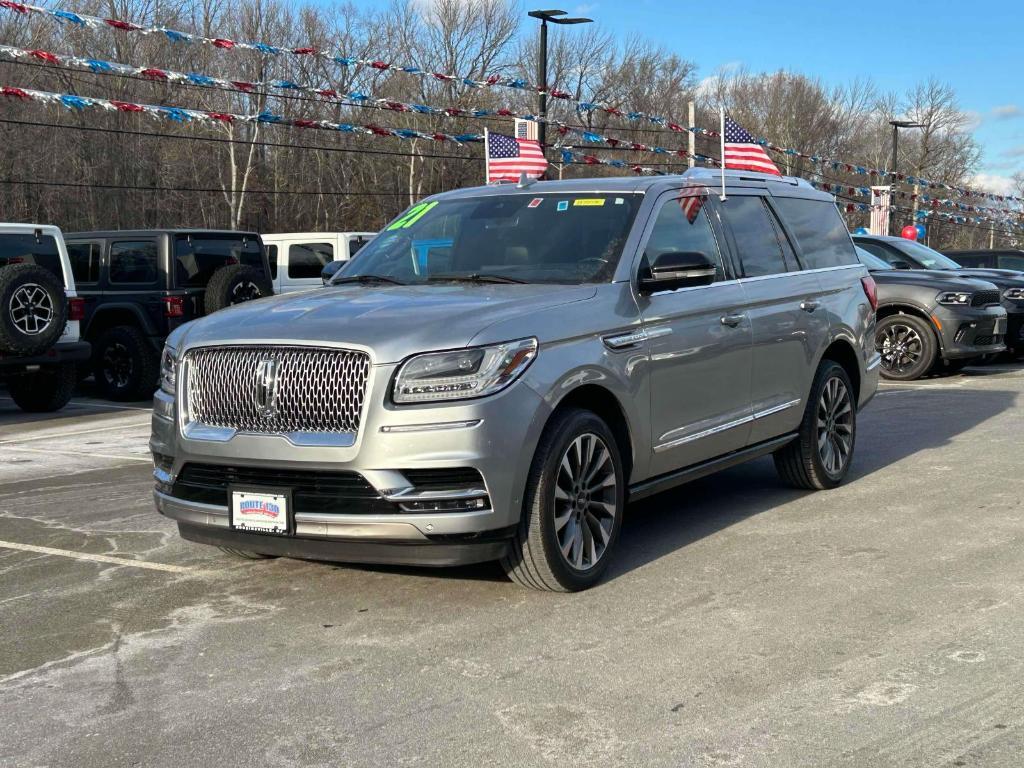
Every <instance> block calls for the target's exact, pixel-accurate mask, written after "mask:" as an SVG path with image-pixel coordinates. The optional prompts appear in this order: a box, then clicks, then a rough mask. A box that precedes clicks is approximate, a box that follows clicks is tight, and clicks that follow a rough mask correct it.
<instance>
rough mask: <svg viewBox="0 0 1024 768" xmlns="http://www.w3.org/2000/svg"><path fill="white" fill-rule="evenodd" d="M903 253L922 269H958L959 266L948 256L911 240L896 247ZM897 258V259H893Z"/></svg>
mask: <svg viewBox="0 0 1024 768" xmlns="http://www.w3.org/2000/svg"><path fill="white" fill-rule="evenodd" d="M896 247H897V248H898V249H899V250H901V251H903V253H905V254H907V255H908V256H909V257H910V258H912V259H913V260H914V261H915V262H917V264H918V266H920V267H922V268H924V269H960V268H961V267H960V265H959V264H957V263H956V262H955V261H953V260H952V259H951V258H949V257H948V256H944V255H942V254H941V253H939V252H938V251H933V250H932V249H931V248H929V247H928V246H927V245H921V244H920V243H915V242H913V241H912V240H907V241H906V242H903V243H900V244H899V245H897V246H896ZM895 258H899V257H895Z"/></svg>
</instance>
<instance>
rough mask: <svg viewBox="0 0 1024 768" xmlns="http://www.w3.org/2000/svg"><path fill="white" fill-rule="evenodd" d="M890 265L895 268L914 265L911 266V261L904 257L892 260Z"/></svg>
mask: <svg viewBox="0 0 1024 768" xmlns="http://www.w3.org/2000/svg"><path fill="white" fill-rule="evenodd" d="M889 266H890V267H892V268H893V269H913V267H911V266H910V262H908V261H903V260H902V259H897V260H896V261H893V262H890V264H889Z"/></svg>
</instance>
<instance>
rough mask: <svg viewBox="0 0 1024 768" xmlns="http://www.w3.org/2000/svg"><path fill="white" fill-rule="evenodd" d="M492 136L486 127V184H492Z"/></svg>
mask: <svg viewBox="0 0 1024 768" xmlns="http://www.w3.org/2000/svg"><path fill="white" fill-rule="evenodd" d="M490 142H491V135H490V134H489V133H488V132H487V126H486V125H485V126H484V184H490V183H491V144H490Z"/></svg>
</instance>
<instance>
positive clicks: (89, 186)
mask: <svg viewBox="0 0 1024 768" xmlns="http://www.w3.org/2000/svg"><path fill="white" fill-rule="evenodd" d="M0 184H4V185H11V186H16V185H19V184H20V185H22V186H28V187H66V188H70V189H118V190H134V191H139V192H197V193H212V194H218V195H222V194H224V193H225V192H226V191H227V190H224V189H218V188H215V187H207V188H202V187H151V186H142V185H134V184H98V183H86V182H72V181H38V180H35V179H32V180H28V179H0ZM234 191H236V192H239V193H241V192H242V191H243V190H234ZM244 192H245V194H247V195H309V196H314V197H315V196H325V197H407V196H408V195H409V193H408V192H336V191H323V192H320V191H317V190H314V189H246V190H244Z"/></svg>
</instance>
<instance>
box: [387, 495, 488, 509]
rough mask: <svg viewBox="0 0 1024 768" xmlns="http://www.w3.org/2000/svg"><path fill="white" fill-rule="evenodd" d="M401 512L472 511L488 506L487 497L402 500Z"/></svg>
mask: <svg viewBox="0 0 1024 768" xmlns="http://www.w3.org/2000/svg"><path fill="white" fill-rule="evenodd" d="M399 506H401V508H402V511H403V512H473V511H475V510H479V509H487V508H488V507H490V501H489V500H488V499H487V497H479V498H475V499H430V500H428V501H403V502H402V503H401V504H400V505H399Z"/></svg>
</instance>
